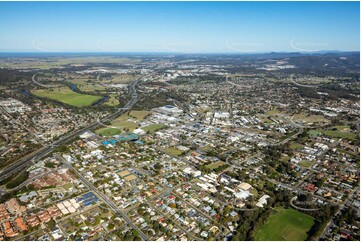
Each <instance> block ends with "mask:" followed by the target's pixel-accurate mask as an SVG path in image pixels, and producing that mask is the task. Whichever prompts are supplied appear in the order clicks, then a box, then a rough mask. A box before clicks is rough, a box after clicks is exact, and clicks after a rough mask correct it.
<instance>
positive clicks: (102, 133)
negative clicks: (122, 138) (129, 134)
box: [95, 128, 122, 136]
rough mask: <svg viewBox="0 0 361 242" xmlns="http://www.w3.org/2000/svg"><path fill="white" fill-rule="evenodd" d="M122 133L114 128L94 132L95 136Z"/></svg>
mask: <svg viewBox="0 0 361 242" xmlns="http://www.w3.org/2000/svg"><path fill="white" fill-rule="evenodd" d="M121 132H122V131H121V130H120V129H116V128H101V129H98V130H97V131H95V133H96V134H100V135H102V136H114V135H117V134H120V133H121Z"/></svg>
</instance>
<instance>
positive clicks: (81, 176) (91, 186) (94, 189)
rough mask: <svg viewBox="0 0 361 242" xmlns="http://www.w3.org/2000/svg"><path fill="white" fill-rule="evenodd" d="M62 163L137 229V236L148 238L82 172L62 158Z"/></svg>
mask: <svg viewBox="0 0 361 242" xmlns="http://www.w3.org/2000/svg"><path fill="white" fill-rule="evenodd" d="M62 160H63V163H64V165H65V166H66V167H67V168H68V169H70V170H72V171H73V172H74V173H75V174H76V175H77V176H78V178H79V179H80V180H81V181H82V182H83V183H84V184H85V185H86V186H87V187H88V188H89V189H90V190H91V191H92V192H94V193H95V194H96V195H97V196H98V197H99V198H100V199H101V200H103V201H104V202H105V203H106V204H107V205H108V206H109V207H110V208H111V209H112V210H113V211H114V212H115V213H117V214H119V215H120V216H122V218H123V219H124V220H125V221H126V222H127V223H128V224H129V225H130V226H131V227H132V228H133V229H135V230H137V231H138V232H139V236H140V237H141V238H142V239H143V240H149V239H148V237H147V236H146V235H145V234H144V233H143V232H142V231H141V230H140V229H139V228H137V227H136V226H135V225H134V224H133V222H132V221H131V220H130V219H129V218H128V217H127V216H126V215H125V214H124V213H123V212H122V211H121V210H120V209H119V208H118V207H117V206H116V205H115V204H114V203H113V202H112V201H110V199H109V198H108V197H107V196H106V195H104V194H103V193H101V192H100V191H99V190H98V189H97V188H96V187H94V186H93V184H92V183H91V182H89V181H88V180H87V179H85V177H83V175H82V174H80V172H78V170H76V169H75V168H74V167H73V166H72V165H70V164H69V163H68V162H66V161H65V160H64V159H62Z"/></svg>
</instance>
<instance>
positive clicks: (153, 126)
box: [142, 124, 165, 134]
mask: <svg viewBox="0 0 361 242" xmlns="http://www.w3.org/2000/svg"><path fill="white" fill-rule="evenodd" d="M164 127H165V125H164V124H151V125H148V126H145V127H142V129H143V130H144V131H145V132H148V131H149V133H151V134H153V133H154V132H155V131H157V130H160V129H162V128H164Z"/></svg>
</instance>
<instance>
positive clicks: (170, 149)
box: [164, 147, 183, 156]
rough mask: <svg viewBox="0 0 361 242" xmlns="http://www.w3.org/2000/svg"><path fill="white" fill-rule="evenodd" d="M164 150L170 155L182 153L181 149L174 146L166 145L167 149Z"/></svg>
mask: <svg viewBox="0 0 361 242" xmlns="http://www.w3.org/2000/svg"><path fill="white" fill-rule="evenodd" d="M164 152H165V153H168V154H170V155H172V156H179V155H181V154H183V151H182V150H178V149H177V148H175V147H168V148H167V149H165V150H164Z"/></svg>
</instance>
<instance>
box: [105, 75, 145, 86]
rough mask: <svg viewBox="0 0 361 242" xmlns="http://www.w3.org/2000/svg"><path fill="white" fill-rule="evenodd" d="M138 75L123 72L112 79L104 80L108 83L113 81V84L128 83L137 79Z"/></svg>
mask: <svg viewBox="0 0 361 242" xmlns="http://www.w3.org/2000/svg"><path fill="white" fill-rule="evenodd" d="M137 78H138V77H137V76H136V75H132V74H122V75H118V76H115V77H113V78H112V80H111V81H108V80H104V81H103V82H106V83H113V84H128V83H131V82H132V81H134V80H135V79H137Z"/></svg>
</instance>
